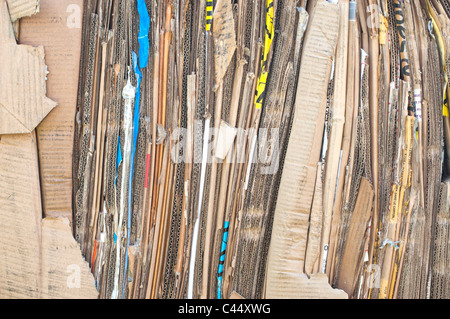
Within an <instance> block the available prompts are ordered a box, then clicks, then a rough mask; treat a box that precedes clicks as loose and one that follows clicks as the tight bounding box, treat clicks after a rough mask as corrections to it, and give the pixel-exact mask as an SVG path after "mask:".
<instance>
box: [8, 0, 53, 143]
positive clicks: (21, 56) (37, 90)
mask: <svg viewBox="0 0 450 319" xmlns="http://www.w3.org/2000/svg"><path fill="white" fill-rule="evenodd" d="M0 70H1V72H0V87H1V88H2V89H1V90H0V135H3V134H23V133H30V132H31V131H33V130H34V129H35V128H36V126H37V125H38V124H39V123H40V122H41V121H42V120H43V119H44V118H45V117H46V116H47V114H48V113H49V112H50V111H51V110H52V109H53V108H55V107H56V105H57V103H56V102H54V101H52V100H50V99H49V98H47V97H46V77H47V73H48V71H47V66H46V65H45V60H44V48H43V47H42V46H39V47H32V46H28V45H18V44H17V43H16V41H15V38H14V31H13V28H12V24H11V20H10V17H9V13H8V6H7V4H6V2H5V0H0Z"/></svg>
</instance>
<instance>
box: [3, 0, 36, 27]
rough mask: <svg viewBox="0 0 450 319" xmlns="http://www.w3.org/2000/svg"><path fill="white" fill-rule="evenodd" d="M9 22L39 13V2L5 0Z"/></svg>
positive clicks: (32, 0) (33, 0)
mask: <svg viewBox="0 0 450 319" xmlns="http://www.w3.org/2000/svg"><path fill="white" fill-rule="evenodd" d="M6 1H7V2H8V9H9V14H10V15H11V21H12V22H14V21H16V20H18V19H20V18H23V17H28V16H31V15H33V14H36V13H38V12H39V0H6Z"/></svg>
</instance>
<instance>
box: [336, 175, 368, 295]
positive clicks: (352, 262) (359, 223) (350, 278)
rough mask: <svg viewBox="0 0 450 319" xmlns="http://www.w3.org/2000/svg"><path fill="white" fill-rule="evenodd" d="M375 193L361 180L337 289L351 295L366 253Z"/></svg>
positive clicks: (365, 180) (363, 179) (364, 180)
mask: <svg viewBox="0 0 450 319" xmlns="http://www.w3.org/2000/svg"><path fill="white" fill-rule="evenodd" d="M373 198H374V191H373V189H372V186H371V185H370V183H369V181H368V180H367V179H366V178H364V177H363V178H362V179H361V185H360V187H359V192H358V197H357V199H356V205H355V209H354V210H353V214H352V217H351V220H350V226H349V229H348V235H347V241H346V243H345V248H344V254H343V257H342V266H341V271H340V274H339V279H338V281H337V287H338V288H341V289H343V290H344V291H345V292H347V293H348V294H349V295H351V294H353V291H354V289H355V285H356V281H357V277H358V275H359V269H358V268H357V267H358V265H359V264H360V261H361V259H362V254H363V253H364V247H363V246H364V236H365V234H366V231H367V227H368V224H369V219H370V216H371V213H372V206H373Z"/></svg>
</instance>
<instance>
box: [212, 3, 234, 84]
mask: <svg viewBox="0 0 450 319" xmlns="http://www.w3.org/2000/svg"><path fill="white" fill-rule="evenodd" d="M234 25H235V23H234V19H233V7H232V5H231V1H230V0H219V1H218V2H217V4H216V8H215V11H214V15H213V36H214V44H215V52H214V57H215V61H216V64H215V65H216V83H219V82H220V81H221V80H222V79H223V77H224V76H225V72H226V71H227V68H228V65H229V64H230V62H231V59H232V58H233V55H234V51H236V32H235V29H234Z"/></svg>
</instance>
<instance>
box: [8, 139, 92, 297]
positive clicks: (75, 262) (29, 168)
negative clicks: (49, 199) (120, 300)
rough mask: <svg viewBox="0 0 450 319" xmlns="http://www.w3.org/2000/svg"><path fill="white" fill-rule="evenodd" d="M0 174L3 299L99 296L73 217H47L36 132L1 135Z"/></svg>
mask: <svg viewBox="0 0 450 319" xmlns="http://www.w3.org/2000/svg"><path fill="white" fill-rule="evenodd" d="M0 176H1V177H0V221H1V222H0V256H1V258H2V260H1V262H0V298H2V299H23V298H32V299H36V298H39V299H41V298H96V297H97V291H96V289H95V285H94V279H93V277H92V275H91V273H90V270H89V266H88V265H87V263H86V262H85V261H84V260H83V258H82V256H81V251H80V249H79V246H78V244H77V243H76V242H75V240H74V239H73V237H72V233H71V230H70V226H69V222H68V220H67V219H44V220H42V208H41V195H40V188H39V170H38V156H37V148H36V137H35V134H21V135H5V136H1V137H0Z"/></svg>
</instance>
